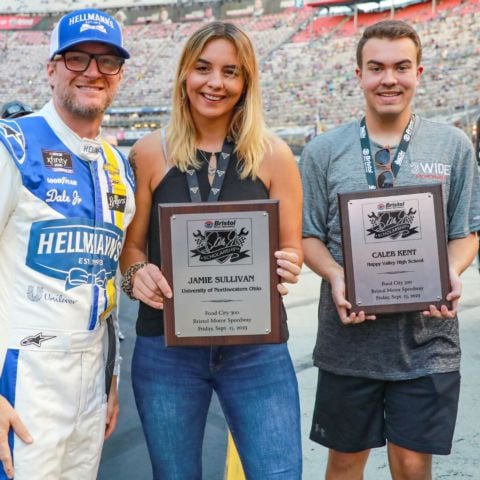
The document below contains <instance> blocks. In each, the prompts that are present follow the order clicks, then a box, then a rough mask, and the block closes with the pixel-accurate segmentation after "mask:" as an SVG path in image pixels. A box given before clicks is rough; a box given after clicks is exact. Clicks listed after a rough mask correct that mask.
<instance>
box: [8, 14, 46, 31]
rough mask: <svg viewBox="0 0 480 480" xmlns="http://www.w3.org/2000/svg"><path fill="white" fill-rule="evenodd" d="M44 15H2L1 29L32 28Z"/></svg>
mask: <svg viewBox="0 0 480 480" xmlns="http://www.w3.org/2000/svg"><path fill="white" fill-rule="evenodd" d="M42 18H43V17H38V16H37V17H26V16H20V15H0V30H30V29H32V28H33V27H34V26H35V25H37V24H38V23H39V22H40V20H41V19H42Z"/></svg>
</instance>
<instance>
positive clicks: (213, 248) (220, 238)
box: [190, 227, 250, 263]
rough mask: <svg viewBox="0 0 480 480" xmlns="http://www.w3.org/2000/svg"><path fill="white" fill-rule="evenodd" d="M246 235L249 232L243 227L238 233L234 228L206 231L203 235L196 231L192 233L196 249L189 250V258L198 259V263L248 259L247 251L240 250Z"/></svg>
mask: <svg viewBox="0 0 480 480" xmlns="http://www.w3.org/2000/svg"><path fill="white" fill-rule="evenodd" d="M248 235H249V232H248V231H247V230H246V229H245V228H243V227H242V229H241V230H240V231H239V232H237V230H236V229H235V228H233V229H228V230H223V229H222V230H207V231H204V232H203V233H202V232H201V231H200V230H197V231H196V232H193V237H194V239H195V243H196V244H197V248H195V249H193V250H190V251H191V253H192V255H191V257H192V258H193V257H198V260H199V261H200V262H210V261H216V262H218V263H225V262H227V261H228V262H229V263H235V262H238V261H239V260H242V259H244V258H247V257H250V255H249V253H248V252H249V250H242V247H243V245H244V243H245V241H246V239H247V237H248Z"/></svg>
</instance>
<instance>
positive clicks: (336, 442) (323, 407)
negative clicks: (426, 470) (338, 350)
mask: <svg viewBox="0 0 480 480" xmlns="http://www.w3.org/2000/svg"><path fill="white" fill-rule="evenodd" d="M459 393H460V373H459V372H449V373H438V374H433V375H428V376H425V377H420V378H415V379H412V380H399V381H384V380H374V379H371V378H361V377H349V376H343V375H335V374H333V373H330V372H326V371H325V370H319V372H318V385H317V396H316V399H315V409H314V412H313V421H312V430H311V432H310V439H311V440H313V441H314V442H317V443H320V444H321V445H324V446H325V447H328V448H332V449H334V450H337V451H339V452H345V453H354V452H360V451H362V450H367V449H370V448H375V447H382V446H383V445H385V443H386V441H389V442H392V443H394V444H395V445H398V446H400V447H403V448H406V449H408V450H413V451H415V452H420V453H430V454H436V455H448V454H449V453H450V450H451V448H452V438H453V431H454V429H455V422H456V418H457V408H458V398H459Z"/></svg>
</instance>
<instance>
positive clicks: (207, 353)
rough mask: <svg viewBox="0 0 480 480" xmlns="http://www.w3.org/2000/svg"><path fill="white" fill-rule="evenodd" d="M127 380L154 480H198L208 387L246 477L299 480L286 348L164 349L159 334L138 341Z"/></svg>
mask: <svg viewBox="0 0 480 480" xmlns="http://www.w3.org/2000/svg"><path fill="white" fill-rule="evenodd" d="M132 381H133V389H134V393H135V399H136V403H137V408H138V412H139V414H140V419H141V421H142V426H143V430H144V433H145V437H146V440H147V445H148V450H149V453H150V459H151V461H152V466H153V476H154V479H155V480H199V479H201V478H202V442H203V436H204V430H205V423H206V418H207V412H208V408H209V405H210V400H211V397H212V392H213V390H215V391H216V393H217V395H218V398H219V400H220V404H221V406H222V409H223V412H224V414H225V418H226V420H227V423H228V426H229V428H230V431H231V433H232V436H233V438H234V440H235V444H236V446H237V449H238V453H239V455H240V458H241V460H242V465H243V468H244V471H245V475H246V477H247V479H252V480H269V479H272V480H273V479H275V480H280V479H281V480H299V479H301V476H302V452H301V439H300V407H299V399H298V386H297V379H296V376H295V371H294V369H293V365H292V361H291V359H290V355H289V353H288V348H287V345H286V344H278V345H247V346H228V347H188V348H186V347H170V348H166V347H165V346H164V337H163V336H161V337H137V341H136V345H135V351H134V356H133V361H132ZM218 461H219V462H224V461H225V458H224V457H223V455H222V456H220V457H219V459H218Z"/></svg>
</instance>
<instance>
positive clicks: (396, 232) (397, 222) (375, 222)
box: [367, 208, 418, 240]
mask: <svg viewBox="0 0 480 480" xmlns="http://www.w3.org/2000/svg"><path fill="white" fill-rule="evenodd" d="M416 213H417V211H416V210H414V209H413V208H410V209H409V211H408V212H406V211H405V210H391V211H382V212H378V211H377V213H375V212H372V213H371V214H369V215H368V218H369V219H370V224H371V227H370V228H368V229H367V235H373V237H374V238H376V239H380V238H387V237H389V238H391V239H393V240H395V239H396V238H398V237H400V238H406V237H410V236H411V235H414V234H416V233H418V226H414V227H412V223H413V222H414V220H415V217H416Z"/></svg>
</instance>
